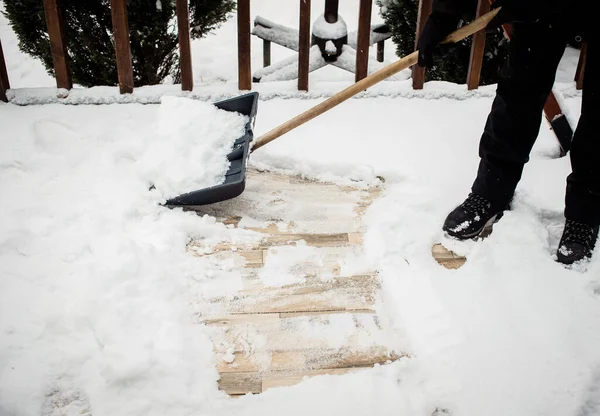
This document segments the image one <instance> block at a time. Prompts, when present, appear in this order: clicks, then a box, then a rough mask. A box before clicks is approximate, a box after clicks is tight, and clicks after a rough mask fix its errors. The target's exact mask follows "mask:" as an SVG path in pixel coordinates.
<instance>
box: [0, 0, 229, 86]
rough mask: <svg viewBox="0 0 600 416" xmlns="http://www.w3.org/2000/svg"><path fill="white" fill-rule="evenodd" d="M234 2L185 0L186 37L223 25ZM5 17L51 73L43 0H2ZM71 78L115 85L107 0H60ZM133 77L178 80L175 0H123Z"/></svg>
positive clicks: (150, 80) (24, 46) (145, 82)
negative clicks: (188, 29)
mask: <svg viewBox="0 0 600 416" xmlns="http://www.w3.org/2000/svg"><path fill="white" fill-rule="evenodd" d="M235 4H236V3H235V0H190V26H191V36H192V38H194V39H197V38H201V37H203V36H205V35H207V34H208V33H210V32H211V31H212V30H214V29H216V28H217V27H218V26H219V25H220V24H221V23H223V22H224V21H225V20H226V19H227V16H228V14H229V13H230V12H232V11H233V10H234V9H235ZM4 5H5V9H6V12H5V15H6V17H7V18H8V20H9V22H10V24H11V26H12V28H13V30H14V31H15V33H16V34H17V37H18V38H19V47H20V49H21V50H22V51H23V52H25V53H27V54H29V55H31V56H34V57H36V58H39V59H40V60H41V61H42V62H43V64H44V66H45V67H46V69H47V70H48V72H49V73H50V74H54V69H53V62H52V54H51V51H50V43H49V40H48V32H47V28H46V20H45V15H44V6H43V2H42V0H4ZM61 9H62V12H63V18H64V22H65V36H66V40H67V50H68V54H69V63H70V67H71V71H72V74H73V81H74V82H75V83H77V84H80V85H83V86H94V85H116V84H117V83H118V76H117V64H116V58H115V48H114V41H113V31H112V17H111V13H110V0H62V1H61ZM127 14H128V18H129V33H130V39H131V55H132V61H133V75H134V82H135V85H136V86H141V85H153V84H159V83H160V82H162V81H163V80H164V79H165V78H166V77H167V76H169V75H172V76H173V77H174V78H175V79H176V80H177V79H179V70H178V65H177V63H178V62H177V61H178V50H177V48H178V36H177V21H176V18H175V2H174V0H160V1H157V0H128V1H127Z"/></svg>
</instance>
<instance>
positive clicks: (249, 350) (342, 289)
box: [188, 171, 408, 396]
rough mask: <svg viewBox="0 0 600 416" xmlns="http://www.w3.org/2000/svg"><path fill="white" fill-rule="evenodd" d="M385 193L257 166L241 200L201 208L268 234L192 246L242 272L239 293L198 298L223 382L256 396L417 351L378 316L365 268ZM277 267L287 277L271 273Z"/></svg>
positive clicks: (373, 281)
mask: <svg viewBox="0 0 600 416" xmlns="http://www.w3.org/2000/svg"><path fill="white" fill-rule="evenodd" d="M379 193H380V189H379V188H369V189H359V188H355V187H343V186H337V185H333V184H328V183H321V182H314V181H309V180H304V179H301V178H297V177H290V176H285V175H280V174H274V173H268V172H256V171H251V172H249V175H248V181H247V186H246V191H245V192H244V194H242V195H241V196H240V197H238V198H236V199H234V200H230V201H226V202H222V203H220V204H215V205H212V206H205V207H198V208H197V209H196V210H197V211H199V212H200V213H202V214H210V215H212V216H215V217H216V218H217V219H218V220H219V221H222V222H223V223H226V224H229V225H230V226H233V227H235V228H243V229H247V230H252V231H254V232H258V233H260V236H261V238H260V239H258V240H257V241H256V242H253V243H249V244H246V245H241V246H240V245H233V244H232V243H230V242H221V243H219V244H216V245H213V246H211V247H209V248H208V249H207V247H206V246H205V245H204V243H203V242H202V241H193V242H191V243H190V244H189V247H188V248H189V251H190V252H191V253H193V254H194V255H197V256H208V257H211V258H212V259H214V260H215V262H216V263H217V264H224V265H225V264H229V265H231V264H234V265H236V266H235V267H237V268H239V271H240V272H241V274H242V279H243V288H242V289H241V290H239V291H238V293H236V295H235V296H229V297H223V298H218V297H216V298H209V299H200V300H199V302H200V303H201V304H202V309H203V313H202V316H201V318H200V322H201V323H203V324H205V325H207V327H208V328H209V331H210V333H211V337H212V340H213V345H214V352H215V354H216V362H217V369H218V371H219V374H220V381H219V388H220V389H222V390H224V391H226V392H227V393H228V394H230V395H232V396H237V395H243V394H246V393H255V394H256V393H261V392H263V391H265V390H267V389H270V388H273V387H281V386H290V385H294V384H297V383H299V382H301V381H302V380H303V379H305V378H306V377H314V376H318V375H323V374H332V375H340V374H344V373H348V372H352V371H359V370H361V369H365V368H370V367H373V366H374V365H376V364H386V363H390V362H393V361H395V360H398V359H400V358H402V357H407V356H408V354H406V352H404V351H398V350H395V349H394V348H393V347H392V345H394V342H393V340H394V339H395V335H394V333H393V331H391V330H390V329H389V328H387V327H386V326H385V325H384V323H383V322H382V320H381V319H380V317H379V316H378V315H377V308H376V304H377V300H378V297H379V290H380V284H379V277H378V274H377V270H371V269H361V268H360V267H358V269H357V266H356V265H357V264H365V262H364V261H362V260H363V259H364V253H363V247H362V239H363V238H362V236H363V231H364V226H363V224H362V214H363V213H364V212H365V210H366V209H367V208H368V206H369V205H370V204H371V203H372V202H373V200H374V199H375V198H377V197H378V195H379ZM221 262H222V263H221ZM278 273H281V274H282V275H285V276H286V279H287V280H283V284H280V283H278V281H275V282H273V281H271V280H269V279H273V276H277V275H278Z"/></svg>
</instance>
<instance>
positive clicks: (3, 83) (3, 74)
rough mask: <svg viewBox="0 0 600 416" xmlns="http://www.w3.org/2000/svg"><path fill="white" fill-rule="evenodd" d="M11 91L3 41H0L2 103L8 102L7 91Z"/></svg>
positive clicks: (0, 89)
mask: <svg viewBox="0 0 600 416" xmlns="http://www.w3.org/2000/svg"><path fill="white" fill-rule="evenodd" d="M9 89H10V82H9V81H8V71H7V70H6V61H5V60H4V51H3V50H2V40H0V101H4V102H8V98H7V97H6V91H7V90H9Z"/></svg>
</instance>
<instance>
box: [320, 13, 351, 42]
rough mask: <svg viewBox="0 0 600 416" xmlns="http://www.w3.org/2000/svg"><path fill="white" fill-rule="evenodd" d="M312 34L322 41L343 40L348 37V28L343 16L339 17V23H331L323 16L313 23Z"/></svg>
mask: <svg viewBox="0 0 600 416" xmlns="http://www.w3.org/2000/svg"><path fill="white" fill-rule="evenodd" d="M312 32H313V35H315V36H316V37H318V38H321V39H341V38H343V37H344V36H347V35H348V26H347V25H346V22H344V19H342V16H339V15H338V20H337V22H335V23H329V22H328V21H327V20H325V15H324V14H322V15H320V16H319V17H318V18H317V20H315V22H314V23H313V27H312Z"/></svg>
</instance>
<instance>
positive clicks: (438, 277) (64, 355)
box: [0, 0, 600, 416]
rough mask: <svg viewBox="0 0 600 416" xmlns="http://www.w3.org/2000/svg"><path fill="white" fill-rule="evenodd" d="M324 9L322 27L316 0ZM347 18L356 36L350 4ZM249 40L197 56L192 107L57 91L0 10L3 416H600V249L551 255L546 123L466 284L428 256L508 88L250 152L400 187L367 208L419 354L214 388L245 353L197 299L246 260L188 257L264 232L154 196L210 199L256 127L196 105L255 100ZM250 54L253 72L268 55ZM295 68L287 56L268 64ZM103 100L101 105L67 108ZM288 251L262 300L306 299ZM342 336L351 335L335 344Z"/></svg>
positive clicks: (286, 106)
mask: <svg viewBox="0 0 600 416" xmlns="http://www.w3.org/2000/svg"><path fill="white" fill-rule="evenodd" d="M255 3H256V4H255ZM255 3H253V6H252V7H253V9H252V13H253V15H254V14H259V13H260V14H265V15H269V14H270V15H271V16H277V21H278V22H280V23H281V24H285V25H289V26H291V27H295V25H297V18H298V16H297V13H298V11H297V10H296V9H297V8H282V7H281V2H280V1H279V0H265V1H261V2H255ZM313 3H314V4H313V11H315V10H319V11H320V10H322V6H323V2H322V1H320V2H319V1H315V2H313ZM341 3H342V4H340V9H341V10H340V14H341V15H343V16H344V18H345V20H346V21H347V22H348V24H349V26H350V25H354V22H356V21H357V19H356V16H357V6H356V5H355V4H350V3H351V2H341ZM354 27H355V25H354ZM349 29H351V28H350V27H349ZM235 35H236V32H235V19H233V20H230V21H229V22H227V23H226V24H225V25H224V26H223V28H222V29H220V31H219V36H209V37H208V38H206V39H203V40H201V41H195V42H194V43H193V47H194V53H193V56H194V62H195V77H196V82H197V87H196V88H195V90H194V91H193V92H191V93H189V94H187V93H182V92H181V91H180V90H179V88H178V86H172V85H163V86H156V87H149V88H140V89H136V91H135V93H134V94H131V95H126V96H121V95H119V94H118V91H117V89H116V88H113V87H98V88H93V89H76V90H73V91H71V92H69V94H68V95H67V96H66V98H58V91H57V90H56V88H54V87H55V83H54V81H53V80H52V79H51V78H50V77H49V76H48V75H47V74H46V72H45V70H44V69H43V68H42V67H41V64H39V62H37V61H34V60H32V59H30V58H28V57H27V56H25V55H23V54H20V53H19V52H18V49H17V45H16V40H15V37H14V34H13V33H12V31H11V30H10V28H9V27H8V26H7V25H6V21H5V19H4V17H0V37H1V38H2V41H3V47H4V51H5V55H6V61H7V65H8V69H9V76H10V79H11V83H12V86H13V87H16V88H17V89H14V90H11V91H9V94H10V96H11V100H12V102H13V104H2V103H0V125H2V126H3V127H4V129H3V134H2V135H0V192H1V194H2V196H3V199H2V205H0V218H2V219H1V220H0V282H1V285H2V286H1V290H0V415H2V416H4V415H5V414H6V415H39V414H43V415H44V416H46V415H52V416H55V415H68V416H71V415H76V414H77V415H81V414H83V415H87V414H92V413H93V414H95V415H111V416H112V415H117V416H118V415H127V416H129V415H136V414H144V415H167V416H170V415H184V414H198V415H211V416H213V415H214V416H220V415H230V414H234V415H248V416H255V415H259V414H260V415H264V416H271V415H273V416H274V415H280V414H282V413H284V414H287V415H305V414H307V413H310V414H314V415H316V416H320V415H327V416H329V415H344V416H346V415H366V414H379V415H390V414H407V415H423V416H430V415H432V414H436V415H446V414H452V415H453V416H459V415H476V414H485V415H491V416H496V415H498V416H500V415H502V416H504V415H518V416H521V415H547V414H549V415H554V414H561V415H565V414H566V415H592V414H597V413H598V409H599V405H598V403H600V381H599V380H600V376H599V374H600V350H599V349H598V348H597V345H598V344H599V343H600V328H599V326H598V322H599V321H600V281H599V279H598V276H600V254H599V253H598V251H600V250H597V252H596V256H595V258H594V259H593V260H592V261H591V262H590V263H589V264H588V265H586V266H582V267H574V268H571V269H568V268H564V267H562V266H560V265H559V264H557V263H556V262H555V261H554V254H555V251H556V249H557V247H558V242H559V239H560V235H561V232H562V227H563V223H564V217H563V214H562V212H563V204H564V193H565V178H566V176H567V175H568V174H569V172H570V163H569V159H568V158H562V159H556V158H555V157H556V155H558V153H559V147H558V144H557V142H556V139H555V138H554V137H553V133H552V131H551V130H550V129H549V127H548V125H547V124H546V122H545V121H544V123H543V125H542V129H541V133H540V137H539V139H538V141H537V143H536V146H535V148H534V151H533V153H532V157H531V161H530V162H529V163H528V165H527V166H526V169H525V172H524V175H523V180H522V181H521V183H520V185H519V188H518V192H517V195H516V198H515V201H514V207H513V209H512V210H511V211H510V212H507V213H506V214H505V216H504V217H503V218H502V220H501V221H500V222H498V223H497V224H496V225H495V226H494V232H493V233H492V234H491V236H490V237H488V238H487V239H485V240H483V241H479V242H477V243H475V242H472V241H469V242H468V243H456V242H455V243H454V246H451V248H452V249H454V250H455V251H456V252H457V253H459V254H467V255H468V261H467V263H466V264H465V266H464V267H463V268H461V269H460V270H456V271H450V270H446V269H444V268H442V267H440V266H439V265H438V264H437V263H435V262H434V260H433V259H432V258H431V246H432V245H433V244H434V243H437V242H439V241H440V240H441V239H442V236H441V231H440V229H441V225H442V222H443V220H444V218H445V217H446V215H447V213H448V212H450V210H452V209H453V208H454V207H455V206H456V205H458V204H459V203H460V202H462V200H464V198H465V197H466V196H467V194H468V191H469V188H470V185H471V183H472V181H473V179H474V175H475V173H476V170H477V164H478V155H477V148H478V142H479V138H480V136H481V132H482V129H483V126H484V124H485V118H486V116H487V113H488V112H489V108H490V106H491V102H492V99H493V96H494V87H493V86H490V87H485V88H481V89H479V90H476V91H467V90H466V87H465V86H464V85H453V84H448V83H443V82H436V83H428V84H427V85H426V86H425V88H424V89H423V90H422V91H413V90H412V89H411V88H410V80H406V81H398V82H384V83H381V84H379V85H377V86H375V87H373V88H371V89H369V90H368V91H365V92H363V93H361V94H359V95H358V96H357V99H352V100H349V101H347V102H345V103H344V104H342V105H341V106H339V107H337V108H334V109H332V110H331V111H330V112H328V113H327V114H325V115H323V116H321V117H319V118H316V119H314V120H313V121H311V122H310V123H307V124H305V125H303V126H302V127H300V128H298V129H296V130H293V131H291V132H289V133H288V134H287V135H286V136H284V137H282V138H280V139H278V140H276V141H275V142H273V143H271V144H269V145H268V146H266V147H264V148H261V149H259V150H258V151H256V153H254V154H253V155H252V157H251V159H250V164H251V165H253V166H254V167H258V168H261V169H273V170H276V171H279V172H287V173H295V174H301V175H303V176H305V177H310V178H317V179H323V180H328V181H336V182H338V183H341V184H353V185H355V186H356V185H362V186H366V185H368V184H369V183H373V182H375V181H376V180H377V178H378V177H379V178H383V180H384V181H385V191H384V194H383V195H382V196H381V197H380V198H379V199H378V200H376V201H375V203H374V205H373V206H372V207H371V208H370V209H369V211H367V213H366V218H365V221H366V223H367V227H368V228H367V232H366V235H365V249H366V255H367V261H368V262H369V264H370V265H374V266H375V267H376V268H377V269H378V270H379V271H380V279H381V282H382V292H381V293H382V299H381V300H380V303H379V304H378V306H377V308H378V315H381V316H382V317H383V318H384V319H387V320H388V321H389V324H390V325H392V326H393V328H394V329H395V331H396V333H397V334H398V338H399V339H398V341H397V342H398V343H399V344H401V346H402V347H403V350H405V351H408V352H410V353H411V358H410V359H405V360H401V361H398V362H396V363H394V364H391V365H387V366H381V367H379V366H377V367H375V368H373V369H369V370H365V371H361V372H359V373H355V374H347V375H344V376H323V377H316V378H313V379H310V380H307V381H305V382H303V383H301V384H299V385H296V386H293V387H286V388H277V389H272V390H269V391H267V392H265V393H264V394H261V395H258V396H252V395H250V396H246V397H243V398H240V399H236V400H229V399H228V398H226V397H225V395H224V394H223V393H221V392H219V391H218V390H217V384H216V380H217V378H218V374H217V372H216V370H215V364H216V360H225V361H226V362H231V361H235V356H233V354H231V352H232V351H231V350H229V351H227V353H226V354H224V355H223V356H221V357H215V356H214V354H213V346H212V342H211V340H210V338H209V335H210V334H209V331H208V329H207V328H206V327H204V326H202V325H198V324H196V322H197V320H196V319H195V315H196V314H197V313H199V311H200V310H201V309H202V308H203V307H206V305H200V304H198V299H202V298H203V297H204V296H207V295H208V294H210V295H218V296H224V297H226V296H230V295H232V294H233V293H235V291H236V289H237V288H238V287H239V284H240V276H239V274H238V273H237V272H236V268H235V267H234V265H233V264H230V263H227V262H220V263H219V262H214V261H211V260H209V259H208V258H203V257H194V256H191V255H190V254H188V253H186V251H185V249H186V244H187V243H188V242H189V241H190V240H191V239H196V240H199V241H202V242H203V244H204V248H203V250H204V251H205V252H211V249H210V247H211V245H214V244H216V243H217V242H220V241H227V242H229V243H231V244H233V245H238V246H239V247H242V246H243V244H244V243H247V242H250V241H254V240H256V239H257V236H256V235H255V234H254V233H252V232H245V231H241V230H239V229H235V228H230V227H226V226H224V225H222V224H219V223H217V222H216V221H215V219H214V218H212V217H210V216H197V215H195V214H193V213H189V212H184V211H182V210H178V209H175V210H169V209H166V208H164V207H162V206H161V203H162V202H164V200H165V197H167V196H168V195H173V194H174V193H176V192H179V191H180V190H181V189H183V188H186V189H187V188H188V187H190V186H193V187H195V186H202V185H206V184H209V183H214V181H217V180H218V179H217V178H218V177H219V176H220V175H221V174H222V172H223V171H224V169H225V168H226V166H224V165H223V164H221V163H220V162H218V161H219V160H222V157H223V155H224V153H225V151H226V148H227V146H226V143H228V142H230V140H232V138H234V137H233V136H235V135H237V133H235V134H233V132H231V136H230V135H229V132H230V130H236V129H238V128H241V127H242V126H243V124H242V121H243V120H240V119H239V118H237V117H236V119H235V120H229V117H227V120H224V119H221V118H220V117H221V114H220V113H219V112H216V110H214V109H213V108H212V107H210V106H207V105H206V104H205V103H202V102H199V101H198V100H204V101H209V102H210V101H216V100H219V99H223V98H227V97H231V96H236V95H239V92H238V91H237V89H236V88H235V80H236V79H237V74H236V65H235V59H236V58H235V54H231V47H230V45H234V44H235V43H234V41H235ZM252 45H253V50H252V59H253V68H259V67H260V61H261V60H262V50H261V49H260V40H258V39H256V38H253V41H252ZM391 50H393V48H391V47H388V48H386V51H391ZM294 53H295V52H292V51H287V50H284V49H283V48H275V47H274V57H273V58H274V59H273V61H274V62H276V61H277V60H279V59H284V58H287V57H290V56H292V55H293V54H294ZM391 53H393V51H392V52H391ZM390 56H391V55H390ZM576 62H577V54H576V52H575V51H574V50H572V49H568V50H567V52H566V54H565V57H564V59H563V62H562V63H561V67H560V68H559V72H558V76H557V81H558V82H557V84H556V91H557V98H558V99H559V101H560V103H561V105H562V106H563V108H564V110H565V114H566V115H567V117H568V119H569V121H570V123H571V125H572V126H574V125H576V122H577V119H578V117H579V113H580V106H581V92H580V91H577V90H576V89H575V88H574V85H573V75H574V67H575V65H576ZM327 68H330V69H325V68H324V69H323V71H322V72H321V71H319V72H315V73H314V76H313V74H311V88H310V91H309V92H308V93H304V92H298V91H297V85H296V82H295V81H285V82H274V83H269V84H264V85H262V84H260V85H257V86H256V88H255V89H256V90H257V91H259V92H260V94H261V102H260V104H259V114H258V117H257V120H256V129H255V131H256V133H257V134H258V135H260V134H261V133H264V132H266V131H268V130H270V129H271V128H273V127H275V126H277V125H279V124H280V123H282V122H284V121H286V120H288V119H290V118H291V117H293V116H295V115H297V114H299V113H300V112H302V111H305V110H307V109H308V108H310V107H312V106H314V105H316V104H317V103H319V102H321V101H322V100H323V99H324V98H327V97H330V96H331V95H333V94H334V93H335V92H337V91H339V90H341V89H343V88H344V87H346V86H348V85H349V84H350V82H352V79H353V76H351V74H347V73H346V72H343V71H338V70H337V69H333V68H331V67H327ZM23 87H40V88H42V89H37V88H36V89H22V88H23ZM165 96H166V97H165ZM175 96H181V98H175ZM161 97H165V98H161ZM192 98H193V99H195V100H194V101H192V100H191V99H192ZM126 102H129V104H118V105H117V104H114V103H126ZM161 102H162V104H161V105H157V104H159V103H161ZM42 103H45V104H46V105H30V106H27V107H19V106H17V105H15V104H42ZM92 103H94V104H105V105H101V106H91V105H79V106H77V105H64V104H92ZM151 103H153V104H152V105H142V104H151ZM196 114H203V115H204V116H203V117H202V118H199V117H198V118H195V117H194V115H196ZM229 116H230V115H229ZM238 122H239V124H238ZM206 123H208V124H206ZM230 123H231V124H230ZM217 127H219V129H218V128H217ZM204 129H206V130H204ZM226 131H227V132H228V134H227V135H225V132H226ZM220 133H222V136H221V135H220ZM213 152H215V153H213ZM195 162H196V163H195ZM188 179H189V180H191V181H197V182H194V183H188V182H187V180H188ZM151 184H155V186H156V187H157V189H152V190H151V189H150V185H151ZM180 185H181V186H182V188H181V189H179V186H180ZM443 241H444V242H445V243H448V241H445V240H443ZM288 250H289V255H288V256H287V257H286V260H288V259H289V260H290V262H289V263H288V262H287V261H283V260H281V257H280V260H279V261H278V262H272V263H269V262H267V265H266V267H265V269H264V270H263V275H262V276H261V277H260V279H261V280H262V281H263V282H264V283H267V285H274V286H277V285H283V284H288V283H290V282H292V276H291V274H290V273H288V272H289V267H290V265H291V264H293V261H292V260H297V259H299V258H300V259H302V258H314V255H315V253H314V252H313V251H312V249H310V248H308V247H305V246H302V245H301V244H300V245H299V246H297V247H293V248H289V249H288ZM351 265H352V259H348V260H347V264H346V265H345V266H351ZM359 266H360V265H356V267H359ZM307 329H312V330H318V328H312V327H307ZM344 331H345V328H343V327H342V326H341V324H340V327H339V328H336V331H332V333H331V337H332V338H333V337H336V336H340V335H341V334H342V335H343V334H344ZM436 409H438V410H437V412H436ZM444 409H447V411H448V412H446V411H445V410H444ZM434 412H436V413H434Z"/></svg>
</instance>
